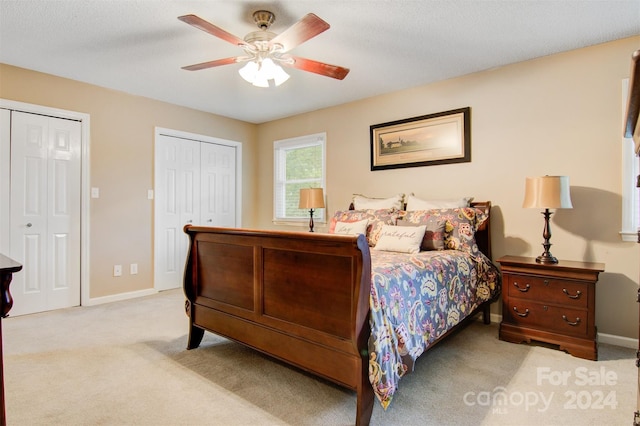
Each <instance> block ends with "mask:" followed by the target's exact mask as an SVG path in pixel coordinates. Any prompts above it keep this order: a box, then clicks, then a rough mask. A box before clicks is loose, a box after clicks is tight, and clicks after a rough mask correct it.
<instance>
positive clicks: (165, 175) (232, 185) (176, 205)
mask: <svg viewBox="0 0 640 426" xmlns="http://www.w3.org/2000/svg"><path fill="white" fill-rule="evenodd" d="M203 138H206V137H203ZM237 161H238V153H237V148H236V147H234V146H227V145H223V144H214V143H208V142H204V141H199V140H195V139H193V138H183V137H174V136H170V135H166V134H158V135H157V136H156V145H155V208H154V223H155V225H154V281H155V284H154V286H155V288H156V290H159V291H160V290H168V289H172V288H178V287H181V286H182V282H183V278H184V266H185V261H186V258H187V249H188V243H189V241H188V238H187V235H186V234H185V233H184V231H183V228H184V226H185V225H187V224H194V225H203V226H226V227H233V226H236V197H237V182H236V164H237Z"/></svg>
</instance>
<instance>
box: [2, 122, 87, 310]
mask: <svg viewBox="0 0 640 426" xmlns="http://www.w3.org/2000/svg"><path fill="white" fill-rule="evenodd" d="M80 150H81V124H80V122H78V121H73V120H66V119H60V118H53V117H47V116H42V115H36V114H27V113H22V112H16V111H13V112H12V119H11V189H10V192H11V196H10V200H11V201H10V245H11V249H10V257H12V258H14V259H15V260H17V261H18V262H20V263H22V264H23V265H24V267H23V272H22V273H21V274H16V275H15V277H14V279H13V284H12V286H11V293H12V295H13V298H14V308H13V310H12V312H11V313H12V314H13V315H21V314H26V313H34V312H41V311H46V310H51V309H60V308H66V307H70V306H77V305H79V304H80V183H81V180H80Z"/></svg>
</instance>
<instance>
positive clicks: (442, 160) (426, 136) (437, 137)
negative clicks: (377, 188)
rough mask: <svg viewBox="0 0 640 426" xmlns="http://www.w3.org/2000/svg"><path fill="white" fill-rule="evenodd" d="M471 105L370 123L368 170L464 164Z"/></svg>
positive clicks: (468, 154)
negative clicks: (369, 161) (369, 165)
mask: <svg viewBox="0 0 640 426" xmlns="http://www.w3.org/2000/svg"><path fill="white" fill-rule="evenodd" d="M470 115H471V108H470V107H466V108H460V109H455V110H451V111H444V112H439V113H436V114H429V115H423V116H420V117H413V118H407V119H404V120H398V121H391V122H388V123H382V124H375V125H372V126H370V136H371V170H372V171H373V170H387V169H398V168H404V167H421V166H433V165H437V164H450V163H468V162H470V161H471V117H470Z"/></svg>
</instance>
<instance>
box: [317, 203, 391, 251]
mask: <svg viewBox="0 0 640 426" xmlns="http://www.w3.org/2000/svg"><path fill="white" fill-rule="evenodd" d="M365 219H366V220H367V221H368V224H367V234H366V236H367V242H368V243H369V246H370V247H374V246H375V245H376V243H377V242H378V238H379V236H380V231H381V230H382V226H383V225H395V224H396V220H397V219H398V212H397V211H396V210H395V209H381V210H344V211H337V212H335V214H334V215H333V217H332V218H331V222H330V223H329V232H330V233H335V229H336V224H337V223H338V222H357V221H360V220H365Z"/></svg>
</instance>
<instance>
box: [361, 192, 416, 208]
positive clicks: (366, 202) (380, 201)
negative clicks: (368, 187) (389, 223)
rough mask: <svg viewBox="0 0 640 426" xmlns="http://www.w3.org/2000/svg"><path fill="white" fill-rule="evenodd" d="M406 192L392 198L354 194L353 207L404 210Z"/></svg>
mask: <svg viewBox="0 0 640 426" xmlns="http://www.w3.org/2000/svg"><path fill="white" fill-rule="evenodd" d="M403 200H404V194H398V195H396V196H395V197H391V198H369V197H365V196H364V195H360V194H353V208H354V209H355V210H379V209H396V210H402V208H403V207H404V206H403V205H402V203H403Z"/></svg>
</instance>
